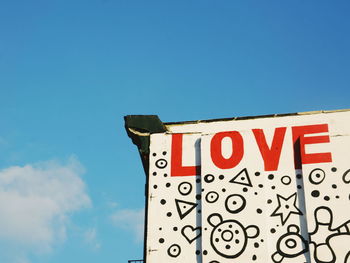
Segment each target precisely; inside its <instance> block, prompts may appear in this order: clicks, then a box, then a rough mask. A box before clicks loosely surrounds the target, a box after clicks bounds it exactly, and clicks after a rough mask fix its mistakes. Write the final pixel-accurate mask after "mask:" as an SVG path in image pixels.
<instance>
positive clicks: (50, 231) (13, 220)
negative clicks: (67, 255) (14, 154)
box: [0, 157, 91, 262]
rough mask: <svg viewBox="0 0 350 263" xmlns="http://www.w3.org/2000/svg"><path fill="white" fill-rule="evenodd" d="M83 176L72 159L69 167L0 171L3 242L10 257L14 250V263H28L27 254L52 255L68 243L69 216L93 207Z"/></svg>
mask: <svg viewBox="0 0 350 263" xmlns="http://www.w3.org/2000/svg"><path fill="white" fill-rule="evenodd" d="M82 173H84V167H83V166H82V165H81V164H80V163H79V161H78V160H77V159H76V158H73V157H72V158H70V159H69V161H68V162H67V163H66V164H61V163H59V162H57V161H47V162H41V163H36V164H28V165H26V166H23V167H20V166H13V167H9V168H7V169H4V170H0V215H1V216H0V242H1V243H2V244H5V245H6V247H7V248H8V249H7V254H8V253H10V252H9V251H12V250H13V248H14V247H15V249H14V250H15V251H17V254H16V255H13V262H15V261H16V262H26V257H25V255H26V253H47V252H50V251H51V250H52V248H53V246H54V245H55V244H56V243H59V242H63V241H64V240H65V238H66V232H67V223H68V221H69V215H70V214H71V213H72V212H76V211H78V210H80V209H82V208H85V207H89V206H90V205H91V201H90V198H89V196H88V194H87V193H86V189H85V184H84V182H83V180H82V179H81V177H80V175H81V174H82ZM19 251H21V253H19ZM0 252H4V251H2V250H1V249H0ZM0 254H1V253H0ZM20 254H24V256H21V257H20V258H19V257H18V255H20ZM7 256H8V257H11V255H7Z"/></svg>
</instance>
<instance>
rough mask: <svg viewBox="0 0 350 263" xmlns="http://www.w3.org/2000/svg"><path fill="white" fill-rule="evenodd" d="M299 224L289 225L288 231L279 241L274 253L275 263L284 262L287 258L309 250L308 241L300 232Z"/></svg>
mask: <svg viewBox="0 0 350 263" xmlns="http://www.w3.org/2000/svg"><path fill="white" fill-rule="evenodd" d="M299 232H300V229H299V227H298V226H297V225H290V226H288V232H287V233H286V234H284V235H282V236H281V237H280V238H279V239H278V241H277V245H276V247H277V251H276V252H275V253H274V254H273V255H272V260H273V262H275V263H279V262H282V261H283V259H284V258H285V257H286V258H294V257H297V256H299V255H301V254H304V253H306V252H307V251H308V244H307V241H306V240H305V239H304V238H303V237H302V236H301V235H300V234H299Z"/></svg>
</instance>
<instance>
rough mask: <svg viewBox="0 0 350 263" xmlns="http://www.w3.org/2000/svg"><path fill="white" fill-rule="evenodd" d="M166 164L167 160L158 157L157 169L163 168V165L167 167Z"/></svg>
mask: <svg viewBox="0 0 350 263" xmlns="http://www.w3.org/2000/svg"><path fill="white" fill-rule="evenodd" d="M167 165H168V161H167V160H165V159H159V160H158V161H156V166H157V167H158V168H159V169H164V168H165V167H167Z"/></svg>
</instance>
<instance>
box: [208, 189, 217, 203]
mask: <svg viewBox="0 0 350 263" xmlns="http://www.w3.org/2000/svg"><path fill="white" fill-rule="evenodd" d="M218 199H219V194H218V193H217V192H214V191H211V192H209V193H207V195H206V196H205V200H206V201H207V202H208V203H211V204H212V203H215V202H216V201H217V200H218Z"/></svg>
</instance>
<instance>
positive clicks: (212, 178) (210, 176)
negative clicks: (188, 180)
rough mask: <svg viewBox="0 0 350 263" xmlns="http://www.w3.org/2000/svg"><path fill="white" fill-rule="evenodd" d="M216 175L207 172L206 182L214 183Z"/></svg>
mask: <svg viewBox="0 0 350 263" xmlns="http://www.w3.org/2000/svg"><path fill="white" fill-rule="evenodd" d="M214 179H215V178H214V175H212V174H207V175H206V176H204V181H205V182H206V183H212V182H214Z"/></svg>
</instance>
